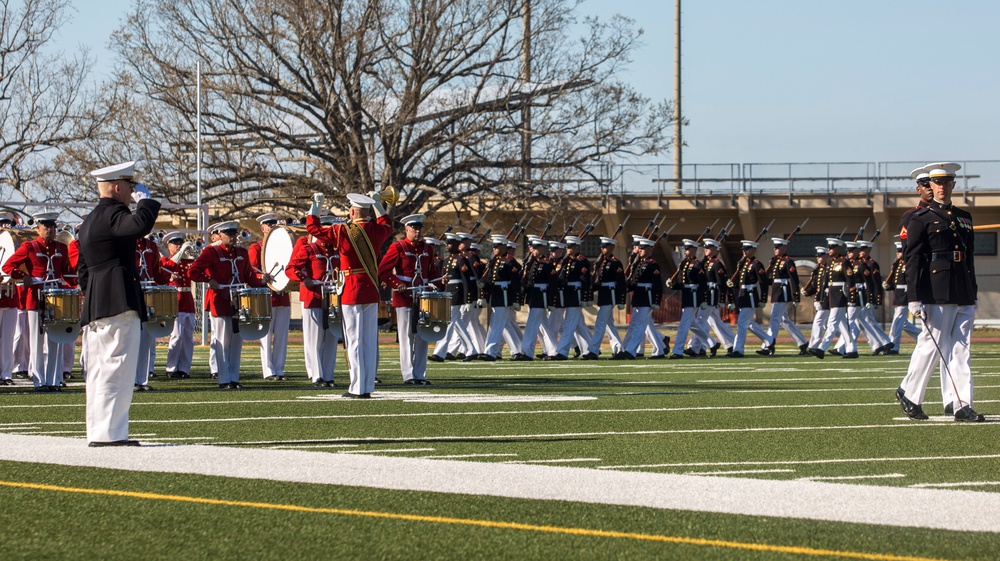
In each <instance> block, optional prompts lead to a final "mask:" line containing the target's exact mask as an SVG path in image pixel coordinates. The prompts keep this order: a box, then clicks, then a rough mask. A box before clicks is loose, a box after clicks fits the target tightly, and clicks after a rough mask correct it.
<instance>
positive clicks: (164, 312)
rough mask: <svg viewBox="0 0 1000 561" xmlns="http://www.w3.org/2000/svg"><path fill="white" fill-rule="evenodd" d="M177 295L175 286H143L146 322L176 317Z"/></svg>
mask: <svg viewBox="0 0 1000 561" xmlns="http://www.w3.org/2000/svg"><path fill="white" fill-rule="evenodd" d="M177 293H178V290H177V287H176V286H144V287H143V288H142V295H143V298H145V300H146V316H147V318H148V321H166V320H169V319H175V318H176V317H177Z"/></svg>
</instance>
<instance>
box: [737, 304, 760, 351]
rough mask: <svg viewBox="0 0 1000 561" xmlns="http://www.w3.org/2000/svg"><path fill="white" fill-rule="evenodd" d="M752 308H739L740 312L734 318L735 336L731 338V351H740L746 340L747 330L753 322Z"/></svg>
mask: <svg viewBox="0 0 1000 561" xmlns="http://www.w3.org/2000/svg"><path fill="white" fill-rule="evenodd" d="M754 311H755V309H754V308H740V314H739V317H738V319H737V320H736V337H735V338H734V339H733V352H734V353H742V352H743V348H744V346H745V345H746V342H747V330H748V329H750V325H751V324H753V323H756V322H754V320H753V314H754Z"/></svg>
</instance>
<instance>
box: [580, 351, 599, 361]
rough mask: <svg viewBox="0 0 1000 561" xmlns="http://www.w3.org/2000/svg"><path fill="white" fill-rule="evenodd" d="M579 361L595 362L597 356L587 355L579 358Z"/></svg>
mask: <svg viewBox="0 0 1000 561" xmlns="http://www.w3.org/2000/svg"><path fill="white" fill-rule="evenodd" d="M580 360H597V355H595V354H594V353H587V354H585V355H583V356H582V357H580Z"/></svg>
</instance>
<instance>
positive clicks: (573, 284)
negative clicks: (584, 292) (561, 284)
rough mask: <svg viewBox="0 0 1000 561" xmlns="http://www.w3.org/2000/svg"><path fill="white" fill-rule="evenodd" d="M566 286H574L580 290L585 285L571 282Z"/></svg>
mask: <svg viewBox="0 0 1000 561" xmlns="http://www.w3.org/2000/svg"><path fill="white" fill-rule="evenodd" d="M566 286H572V287H575V288H580V287H581V286H583V283H581V282H580V281H571V282H568V283H566Z"/></svg>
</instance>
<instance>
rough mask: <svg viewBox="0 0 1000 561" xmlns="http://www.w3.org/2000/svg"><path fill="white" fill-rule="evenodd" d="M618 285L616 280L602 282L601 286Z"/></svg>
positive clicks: (610, 286) (611, 286)
mask: <svg viewBox="0 0 1000 561" xmlns="http://www.w3.org/2000/svg"><path fill="white" fill-rule="evenodd" d="M617 285H618V283H616V282H602V283H601V286H603V287H605V288H614V287H615V286H617Z"/></svg>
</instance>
